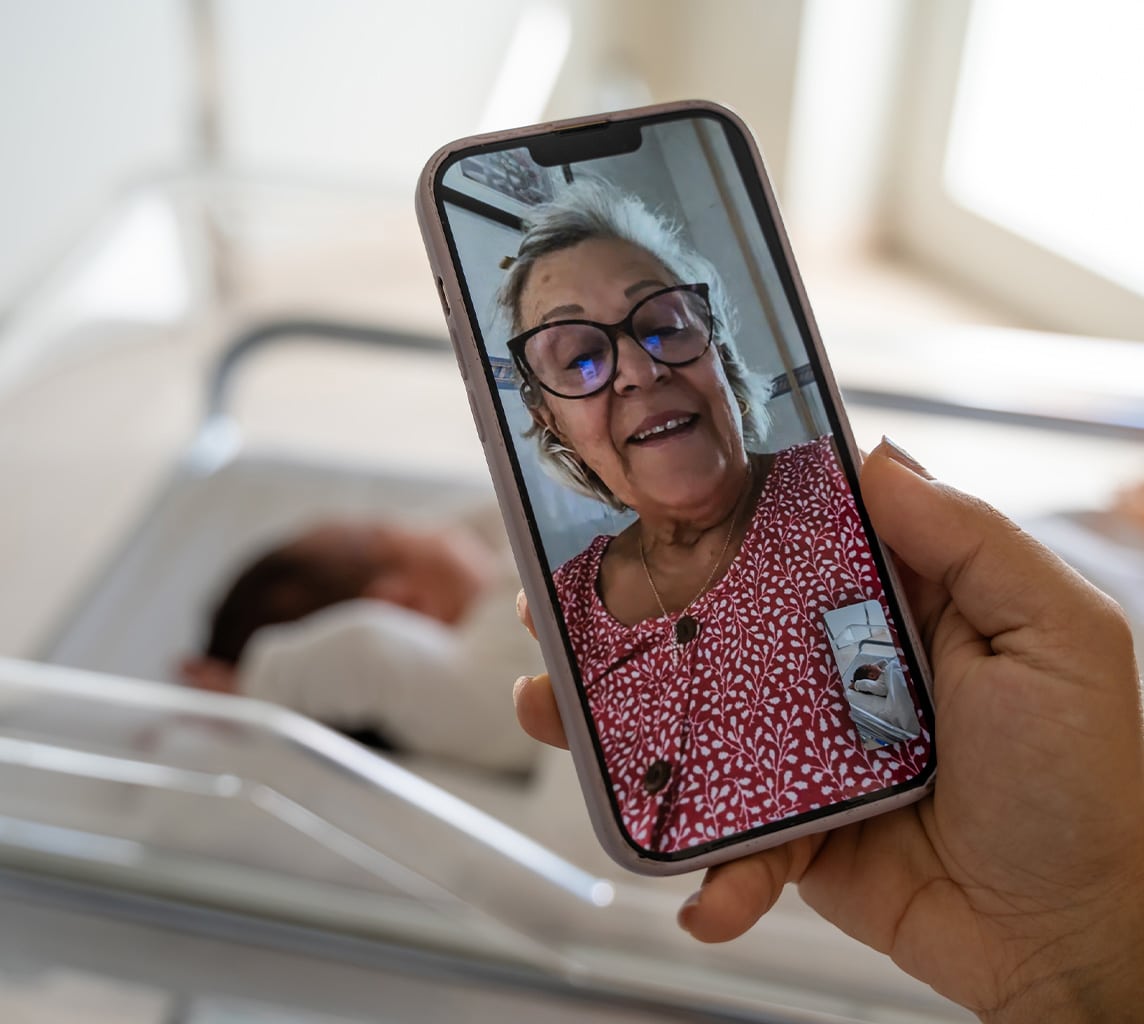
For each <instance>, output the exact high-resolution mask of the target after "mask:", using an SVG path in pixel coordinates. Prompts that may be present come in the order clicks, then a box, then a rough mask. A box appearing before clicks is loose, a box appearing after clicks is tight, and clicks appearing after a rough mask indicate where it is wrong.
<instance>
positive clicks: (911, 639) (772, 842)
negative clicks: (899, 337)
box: [417, 101, 936, 875]
mask: <svg viewBox="0 0 1144 1024" xmlns="http://www.w3.org/2000/svg"><path fill="white" fill-rule="evenodd" d="M682 114H694V115H696V116H706V117H714V118H717V119H718V120H720V121H721V122H722V123H723V124H724V125H726V126H729V130H730V131H732V132H734V131H737V132H738V133H739V135H740V136H741V137H742V143H743V146H744V148H745V151H746V152H749V154H750V158H751V161H752V163H753V171H754V173H755V175H756V176H757V179H758V185H759V187H760V188H761V192H762V195H763V196H764V197H765V202H766V206H767V208H768V211H769V215H770V218H771V220H772V221H773V224H774V233H775V237H776V241H777V245H776V246H775V248H776V249H777V252H776V260H779V261H781V262H783V263H785V265H786V268H787V271H788V272H789V275H790V279H791V281H792V283H793V291H794V303H793V304H794V305H796V311H797V312H798V313H800V314H801V316H802V317H803V318H804V320H805V324H806V326H807V333H806V337H805V339H804V340H805V342H806V345H807V348H808V350H809V351H810V352H812V353H813V355H814V356H815V357H816V359H817V363H818V365H819V367H820V376H819V379H818V385H819V392H820V394H821V395H822V400H823V403H824V404H825V405H826V406H827V407H829V408H832V410H833V414H834V415H835V416H836V418H837V423H838V426H837V427H836V428H835V430H834V431H833V436H834V443H835V445H836V446H837V448H838V450H839V451H842V452H845V453H846V454H848V456H849V459H850V460H851V464H852V465H854V466H857V465H858V464H859V463H860V455H859V452H858V450H857V447H856V445H855V442H854V439H853V435H852V433H851V431H850V428H849V425H848V423H847V420H846V417H845V413H844V412H843V410H842V403H841V398H840V396H839V392H838V388H837V385H836V383H835V381H834V378H833V375H832V374H831V372H830V369H829V364H828V363H827V361H826V357H825V354H824V352H823V350H822V345H821V341H820V339H819V336H818V331H817V328H816V326H815V322H814V318H813V315H812V314H811V311H810V308H809V305H808V303H807V300H806V296H805V293H804V291H803V288H802V284H801V281H800V279H799V276H798V272H797V269H796V267H795V264H794V259H793V256H792V255H791V252H790V247H789V243H788V240H787V238H786V235H785V232H784V231H783V228H782V222H781V219H780V217H779V212H778V208H777V204H776V202H775V198H774V195H773V192H772V190H771V187H770V184H769V181H768V179H767V175H766V172H765V169H764V166H763V161H762V157H761V156H760V154H759V152H758V149H757V147H756V146H755V144H754V142H753V140H752V138H751V135H750V132H749V130H748V129H747V128H746V126H745V125H744V124H743V123H742V121H741V120H740V119H739V118H738V117H737V116H736V115H735V114H733V113H732V112H730V111H729V110H727V109H726V108H724V107H721V106H719V105H717V104H713V103H708V102H703V101H695V102H683V103H671V104H663V105H657V106H654V107H646V108H642V109H637V110H629V111H622V112H618V113H610V114H606V115H599V116H595V117H588V118H578V119H572V120H567V121H558V122H552V123H549V124H544V125H540V126H535V127H530V128H522V129H514V130H511V131H505V132H498V133H493V134H488V135H481V136H476V137H472V138H468V139H462V140H459V141H457V142H454V143H451V144H449V145H447V146H445V147H444V148H442V149H440V150H439V151H438V152H437V153H436V154H434V156H433V157H432V158H431V159H430V160H429V162H428V164H427V165H426V167H425V169H424V171H423V172H422V175H421V178H420V182H419V185H418V189H417V213H418V219H419V222H420V225H421V230H422V234H423V237H424V241H425V246H426V250H427V252H428V256H429V261H430V264H431V266H432V270H433V274H434V275H435V278H436V281H437V286H438V289H439V293H440V298H441V303H442V308H443V310H444V313H445V317H446V320H447V323H448V329H449V335H450V337H451V339H452V341H453V345H454V348H455V350H456V354H457V360H458V363H459V365H460V369H461V374H462V376H463V378H464V380H465V384H466V389H467V392H468V398H469V403H470V406H471V408H472V413H473V418H474V420H475V421H476V424H477V430H478V433H479V435H480V438H481V441H482V444H483V446H484V451H485V456H486V459H487V461H488V464H489V470H490V472H491V474H492V479H493V483H494V486H495V489H496V494H497V498H498V500H499V503H500V506H501V510H502V513H503V515H504V520H505V525H506V527H507V531H508V536H509V539H510V542H511V544H512V549H513V552H514V554H515V557H516V562H517V565H518V568H519V570H520V575H521V580H522V582H523V586H524V590H525V593H526V594H527V596H528V600H529V606H530V609H531V611H532V617H533V621H534V622H535V625H536V631H537V635H538V638H539V641H540V645H541V649H542V651H543V654H544V658H545V663H546V665H547V666H548V669H549V674H550V676H551V679H552V683H553V689H554V692H555V695H556V700H557V704H558V706H559V709H560V714H561V717H562V720H563V722H564V725H565V731H566V733H567V736H568V741H569V745H570V748H571V753H572V758H573V761H574V763H575V767H576V771H577V774H578V776H579V779H580V783H581V786H582V789H583V792H584V796H585V799H586V801H587V806H588V810H589V813H590V816H591V820H592V822H593V825H594V827H595V830H596V833H597V835H598V838H599V840H600V842H601V844H602V845H603V846H604V848H605V850H606V851H607V852H608V853H609V855H610V856H611V857H612V858H613V859H615V860H616V861H617V862H618V863H619V864H621V865H623V866H624V867H626V868H629V869H631V870H633V871H637V872H640V873H644V874H651V875H669V874H677V873H681V872H685V871H693V870H697V869H700V868H706V867H709V866H711V865H713V864H717V863H721V862H723V861H726V860H730V859H733V858H737V857H741V856H745V855H747V854H750V853H752V852H755V851H758V850H764V849H768V848H770V847H773V846H776V845H779V844H781V843H785V842H787V841H789V840H792V839H796V838H799V837H801V836H805V835H810V834H813V833H817V832H821V831H825V830H828V829H834V828H838V827H840V826H842V825H846V824H850V823H852V822H855V821H859V820H862V819H864V818H868V817H871V816H873V815H876V814H882V813H885V812H887V811H890V810H893V809H895V808H898V807H901V806H904V805H906V804H909V803H913V802H915V801H917V800H919V799H921V798H922V797H923V796H924V795H925V794H926V793H927V792H929V790H930V789H931V788H932V785H933V778H934V772H935V770H936V769H935V764H934V761H933V757H932V747H931V749H930V752H929V754H928V755H927V757H928V760H927V763H926V767H925V770H924V771H923V772H921V773H919V774H918V775H917V776H916V777H915V778H914V779H913V780H912V781H911V782H910V783H909V785H908V786H907V787H906V788H903V789H901V791H899V792H894V793H889V794H886V793H885V792H884V791H881V792H880V795H878V798H877V799H873V800H869V799H864V800H862V801H861V802H856V803H855V804H854V805H853V806H850V807H846V808H842V809H839V810H837V811H835V812H832V813H827V814H825V815H822V816H818V817H813V818H811V819H806V818H805V817H804V818H803V819H801V820H799V819H796V820H793V821H792V822H791V823H790V824H789V825H788V824H785V823H784V822H782V821H779V822H777V823H770V824H768V826H767V831H766V832H765V833H763V834H754V835H747V834H737V835H735V836H733V837H732V838H731V839H730V840H723V841H722V842H721V843H720V844H718V845H715V846H713V847H712V848H703V849H700V850H697V851H696V852H693V853H687V852H686V851H684V853H682V854H679V855H676V856H674V857H661V856H657V855H655V854H654V852H651V851H645V850H643V849H641V848H640V847H639V846H637V845H636V844H634V843H633V842H632V840H631V839H630V838H629V837H628V835H627V833H626V831H625V827H624V826H623V825H622V824H621V821H620V819H619V817H618V813H617V809H616V804H615V795H614V793H613V792H612V787H611V783H610V781H609V779H608V778H607V777H606V775H605V772H604V770H603V765H602V762H601V757H600V755H599V752H598V751H599V748H598V745H597V740H596V738H595V735H594V731H593V726H592V724H591V722H590V721H589V719H588V716H587V715H586V713H585V702H584V700H583V699H582V692H581V690H580V688H579V684H578V682H577V679H578V673H577V671H576V669H574V667H573V665H572V664H571V662H570V659H569V656H568V647H567V645H566V643H565V637H564V635H563V633H562V630H561V625H560V621H559V619H558V613H557V610H556V609H555V608H554V606H553V602H552V600H551V597H550V593H551V592H550V587H549V580H548V578H547V577H546V574H545V568H544V565H543V564H542V560H541V557H540V554H539V553H538V550H537V547H536V544H535V542H534V539H533V538H534V531H533V528H532V526H531V525H530V521H529V517H528V513H527V511H526V505H525V502H524V501H523V500H522V497H521V494H520V491H519V484H518V477H517V472H516V469H515V468H514V463H513V458H512V456H511V454H510V448H509V444H508V442H506V438H505V437H504V436H503V435H502V430H501V426H500V423H501V418H500V416H499V415H498V409H497V398H496V395H495V393H494V391H493V389H492V387H491V386H490V383H489V381H490V376H489V373H488V371H487V368H486V365H485V362H484V360H483V357H482V351H481V346H480V343H479V341H478V333H477V328H476V327H475V326H474V323H473V322H472V320H471V319H470V310H469V308H468V303H467V301H466V290H465V288H464V287H463V286H462V281H461V276H460V272H459V269H458V268H457V267H456V266H455V265H454V258H453V255H452V252H451V249H450V245H449V240H448V235H447V231H446V226H445V225H444V224H443V223H442V219H441V216H440V214H439V209H438V194H437V190H438V177H439V172H441V169H442V167H443V166H444V165H446V164H449V163H450V162H452V161H453V159H454V157H456V155H457V154H458V153H460V152H463V151H467V150H470V149H472V148H473V147H479V146H485V145H487V144H490V143H504V142H521V143H522V144H523V143H524V142H525V141H526V140H529V139H534V138H536V137H537V136H545V135H549V134H550V133H553V132H567V131H568V130H570V129H576V128H581V127H583V126H586V125H596V124H605V123H606V124H609V125H611V124H620V123H623V122H642V121H645V120H647V119H649V118H656V117H659V116H661V115H682ZM870 544H871V546H872V547H875V548H876V549H877V550H878V551H879V552H880V554H881V559H882V566H883V572H882V582H883V583H884V585H885V589H886V591H889V592H892V593H895V594H899V595H900V593H901V588H900V583H899V580H898V578H897V576H896V574H895V572H894V568H893V563H892V561H891V559H890V558H889V556H888V553H887V552H886V551H885V550H884V549H883V548H882V546H881V544H880V543H879V542H878V541H877V539H876V538H874V537H873V536H872V535H871V536H870ZM867 603H868V604H869V603H871V602H867ZM897 605H898V611H899V613H898V614H897V615H896V616H895V618H896V628H897V637H898V640H899V643H900V645H901V646H902V647H903V648H906V649H907V650H908V649H910V648H912V654H913V662H912V664H913V665H915V666H916V669H917V671H916V672H915V673H914V674H913V679H914V686H915V688H916V689H917V690H919V691H920V690H924V693H925V697H924V700H925V702H926V703H927V704H928V706H929V707H930V708H932V698H931V697H930V693H931V684H930V679H929V670H928V666H927V664H926V662H925V656H924V652H923V649H922V646H921V643H920V639H919V636H918V632H917V629H916V626H915V624H914V622H913V621H912V618H911V616H910V615H909V611H908V608H906V607H905V605H904V603H903V602H902V601H900V600H898V601H897ZM853 607H854V608H858V607H860V606H859V605H854V606H853ZM847 611H848V612H849V610H847ZM851 614H857V612H852V613H851ZM845 625H846V623H845V621H836V622H835V623H834V624H833V627H832V626H831V625H830V623H827V629H830V628H845ZM858 662H861V664H858ZM878 664H879V663H878V661H877V659H876V658H874V657H871V656H870V655H869V654H868V653H867V654H866V655H865V656H864V657H863V658H861V659H855V661H854V663H852V664H851V666H850V669H849V671H850V672H851V674H852V675H854V676H856V678H854V679H851V680H850V684H849V685H851V686H853V687H854V688H855V689H856V691H857V692H858V693H863V694H867V695H870V694H872V695H873V696H875V697H876V696H878V687H879V686H880V685H881V684H880V683H879V682H878V680H877V678H875V677H876V676H877V674H878V672H879V671H880V669H879V667H878ZM883 664H884V662H883ZM887 678H888V677H887ZM509 682H510V680H507V679H506V681H505V683H506V686H507V685H508V684H509ZM863 699H865V698H863ZM928 722H929V728H930V730H931V731H932V712H931V717H930V718H929V719H928ZM927 735H928V734H927ZM649 771H650V769H649Z"/></svg>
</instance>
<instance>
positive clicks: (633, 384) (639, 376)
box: [613, 334, 671, 394]
mask: <svg viewBox="0 0 1144 1024" xmlns="http://www.w3.org/2000/svg"><path fill="white" fill-rule="evenodd" d="M670 374H671V369H670V367H668V366H665V365H664V364H663V363H659V362H656V361H655V360H654V359H652V357H651V356H650V355H649V354H648V352H647V350H646V349H645V348H644V347H643V346H642V345H640V344H639V342H637V341H636V340H635V339H634V338H632V337H630V336H629V335H627V334H621V335H620V336H619V338H617V339H616V377H615V380H614V381H613V386H614V387H615V389H616V391H617V392H619V393H621V394H622V393H623V392H625V391H630V390H632V389H633V388H643V387H649V386H650V385H652V384H656V383H658V382H659V381H661V380H663V379H664V378H666V377H668V376H670Z"/></svg>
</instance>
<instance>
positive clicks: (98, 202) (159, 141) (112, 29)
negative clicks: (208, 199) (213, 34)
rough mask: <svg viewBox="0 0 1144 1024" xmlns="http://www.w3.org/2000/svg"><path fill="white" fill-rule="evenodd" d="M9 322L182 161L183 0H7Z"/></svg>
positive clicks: (3, 45) (3, 213)
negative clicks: (130, 191) (108, 217)
mask: <svg viewBox="0 0 1144 1024" xmlns="http://www.w3.org/2000/svg"><path fill="white" fill-rule="evenodd" d="M0 76H2V79H0V140H2V150H0V151H2V153H3V159H2V161H0V225H2V228H0V316H2V315H3V313H4V311H5V309H6V308H7V307H9V306H10V304H11V303H12V302H13V301H14V300H15V299H16V297H17V296H18V295H20V294H21V292H23V291H24V290H25V289H27V288H28V287H30V286H31V285H33V284H34V283H35V281H36V280H37V279H38V277H39V276H40V275H41V274H42V273H43V272H44V271H45V270H46V269H47V268H48V267H49V266H50V265H51V264H52V263H53V262H54V261H55V260H56V259H58V257H59V256H60V255H61V254H62V252H63V251H64V250H65V249H66V247H67V246H68V245H69V244H70V243H71V242H72V241H74V239H75V237H76V236H77V234H78V233H79V232H80V231H82V230H83V228H84V227H85V225H88V224H90V223H92V222H93V221H94V220H95V218H96V217H98V215H99V214H100V212H101V211H102V210H103V209H104V208H105V207H106V204H107V202H108V200H109V199H110V198H111V197H112V196H114V195H115V194H116V193H117V192H119V191H121V190H122V189H123V188H124V187H125V185H126V183H127V182H129V181H131V180H134V179H138V178H141V177H143V176H145V175H148V174H153V173H156V172H157V171H159V170H160V169H162V168H166V167H171V166H175V165H177V164H179V163H181V162H183V161H184V160H185V159H186V157H187V155H188V148H189V131H188V116H189V113H190V94H189V78H188V66H187V59H186V55H185V33H184V24H183V17H182V5H181V4H180V3H179V2H177V0H146V2H145V3H140V2H139V0H98V2H97V3H92V2H90V0H33V2H28V0H0Z"/></svg>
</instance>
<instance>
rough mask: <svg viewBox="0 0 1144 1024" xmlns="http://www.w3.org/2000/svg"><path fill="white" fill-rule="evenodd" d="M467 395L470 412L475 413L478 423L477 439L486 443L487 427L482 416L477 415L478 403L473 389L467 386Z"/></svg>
mask: <svg viewBox="0 0 1144 1024" xmlns="http://www.w3.org/2000/svg"><path fill="white" fill-rule="evenodd" d="M465 397H466V398H467V399H468V400H469V412H471V413H472V414H473V422H474V423H475V424H476V425H477V440H478V441H480V442H481V444H484V443H485V428H484V427H483V426H482V425H481V418H480V416H478V415H477V403H476V402H475V401H474V399H473V389H472V388H469V387H466V388H465Z"/></svg>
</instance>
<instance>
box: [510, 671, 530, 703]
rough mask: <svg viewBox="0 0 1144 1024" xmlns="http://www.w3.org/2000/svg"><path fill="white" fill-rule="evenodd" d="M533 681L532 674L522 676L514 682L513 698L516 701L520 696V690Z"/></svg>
mask: <svg viewBox="0 0 1144 1024" xmlns="http://www.w3.org/2000/svg"><path fill="white" fill-rule="evenodd" d="M531 682H532V676H521V677H520V678H519V679H518V680H517V681H516V682H515V683H513V684H512V699H513V700H514V701H515V700H516V699H517V698H518V697H519V696H520V691H521V690H523V689H524V688H525V687H526V686H527V685H528V684H529V683H531Z"/></svg>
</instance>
